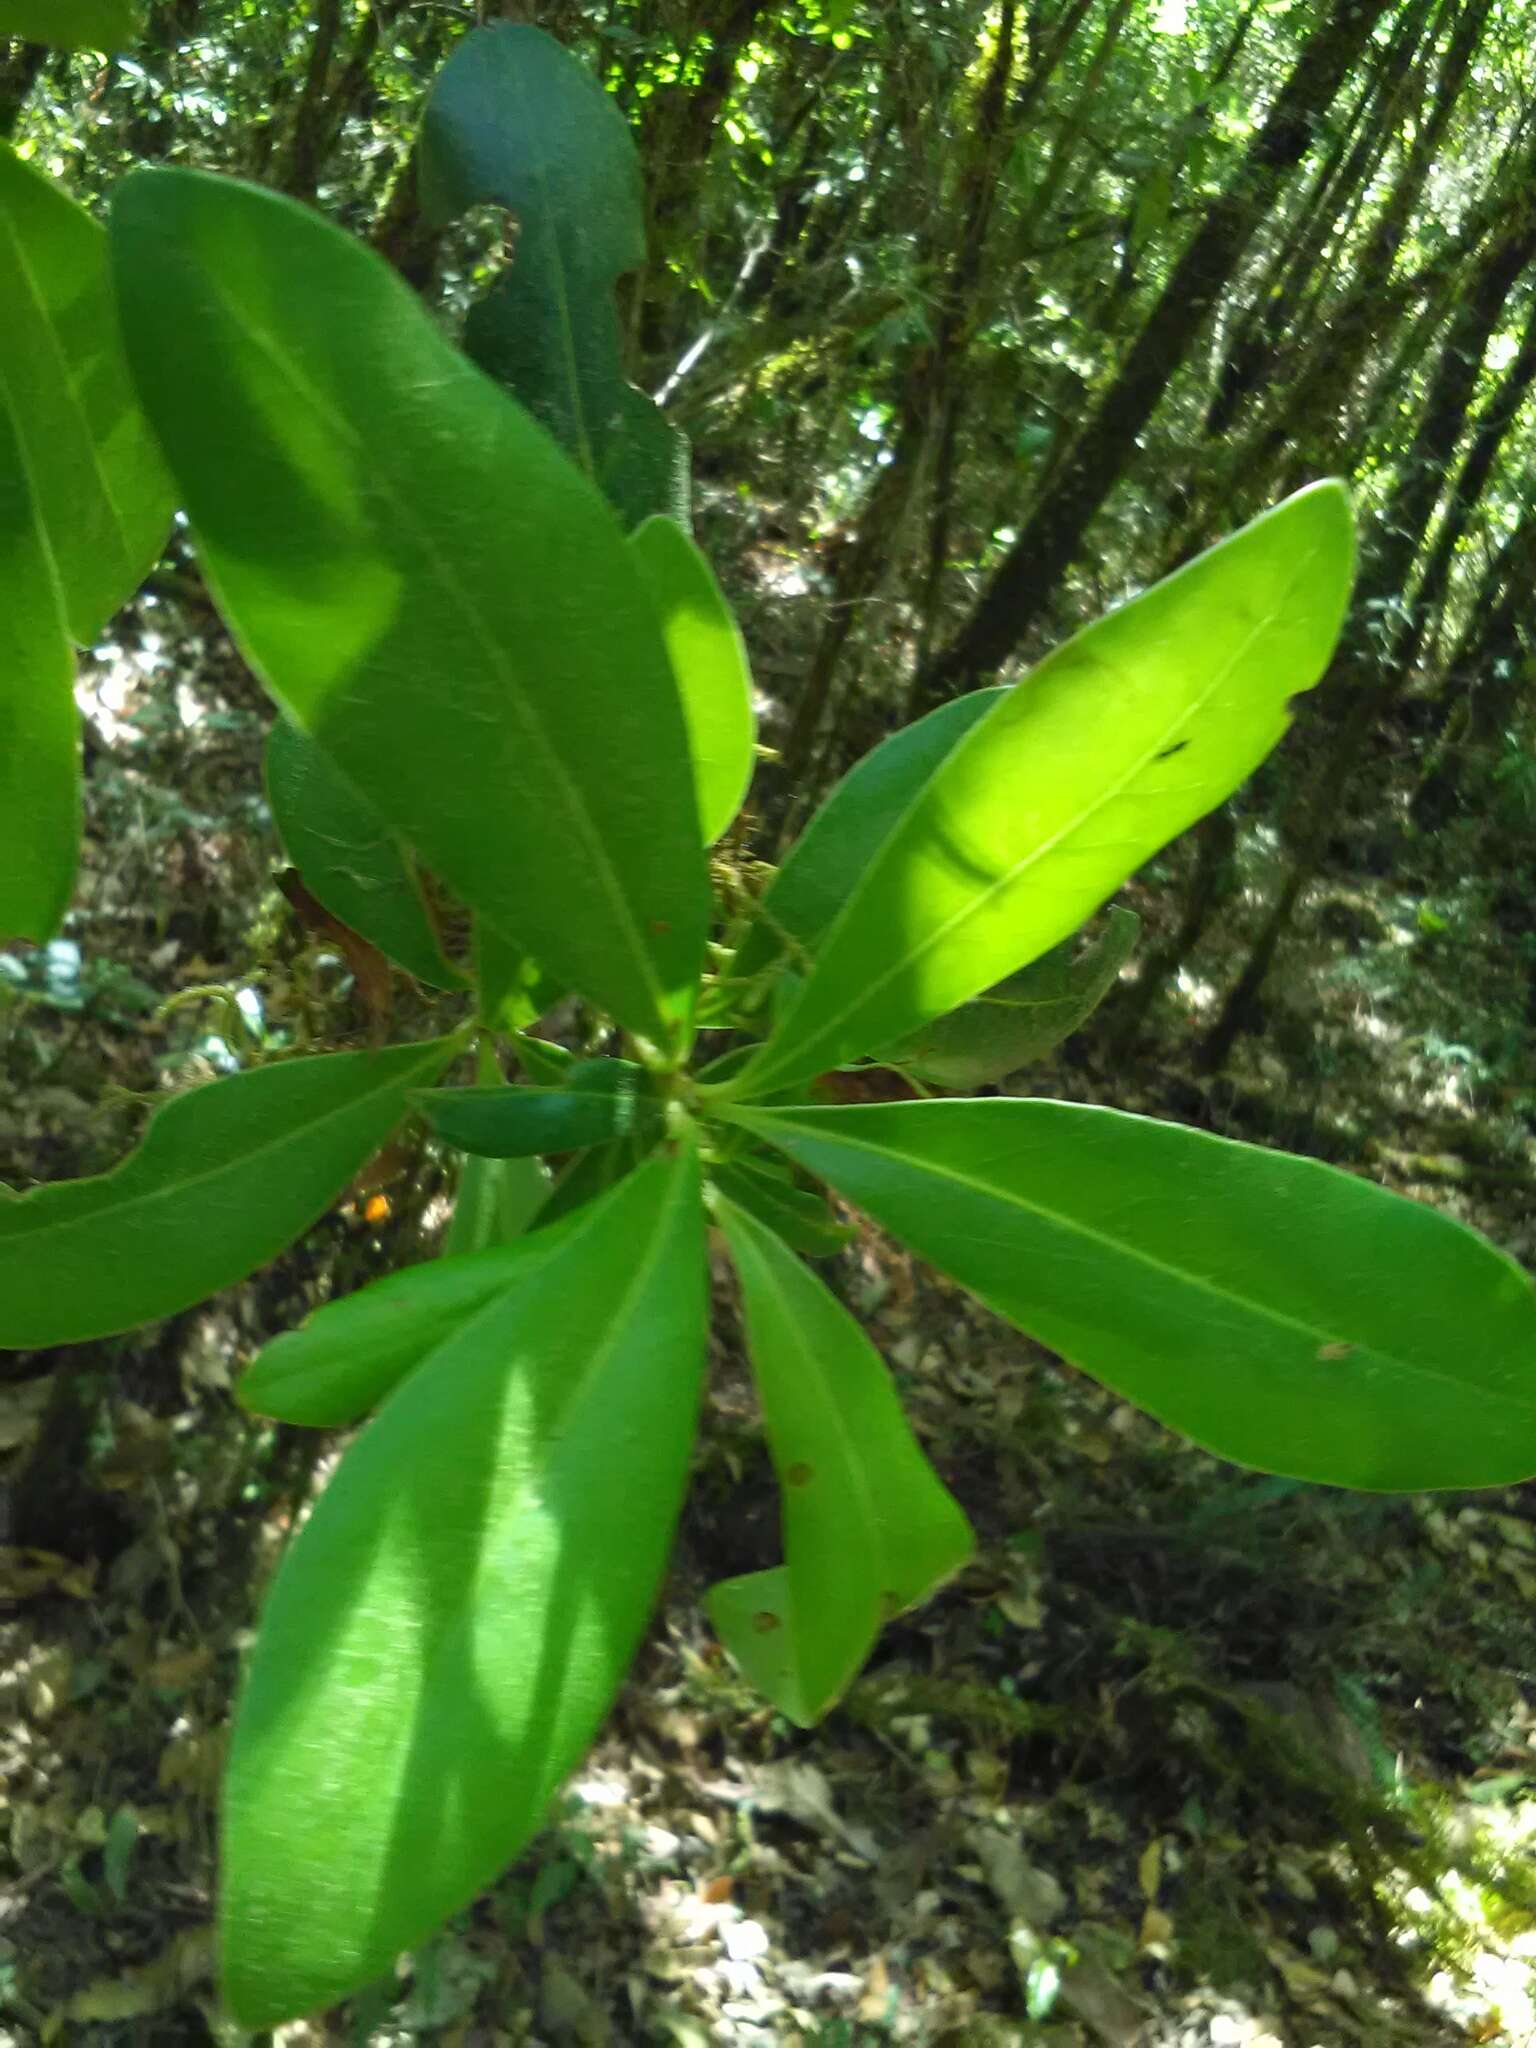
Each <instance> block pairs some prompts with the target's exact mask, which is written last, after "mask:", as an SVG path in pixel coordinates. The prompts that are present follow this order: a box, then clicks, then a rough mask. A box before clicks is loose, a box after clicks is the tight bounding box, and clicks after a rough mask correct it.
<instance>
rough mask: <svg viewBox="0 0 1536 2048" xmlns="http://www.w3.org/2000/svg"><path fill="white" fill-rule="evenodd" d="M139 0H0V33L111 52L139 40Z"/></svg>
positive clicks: (63, 46)
mask: <svg viewBox="0 0 1536 2048" xmlns="http://www.w3.org/2000/svg"><path fill="white" fill-rule="evenodd" d="M142 27H143V9H142V7H141V6H140V5H139V0H0V36H19V37H20V38H21V40H22V41H23V42H26V43H48V44H50V45H51V46H52V47H53V48H54V49H55V50H100V51H102V52H103V53H105V54H110V53H111V52H112V51H114V50H122V49H126V48H127V47H128V45H129V44H130V43H133V42H136V41H137V40H138V36H139V32H140V30H141V28H142Z"/></svg>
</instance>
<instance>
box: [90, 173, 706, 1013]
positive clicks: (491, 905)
mask: <svg viewBox="0 0 1536 2048" xmlns="http://www.w3.org/2000/svg"><path fill="white" fill-rule="evenodd" d="M112 233H113V242H114V248H115V254H116V258H117V269H118V287H119V295H120V298H121V301H122V310H123V320H124V327H125V331H126V334H127V337H128V344H129V352H130V355H131V357H132V359H133V362H134V367H135V371H136V375H137V378H138V382H139V386H140V389H141V392H142V394H143V397H144V401H145V404H146V406H147V408H148V410H149V412H150V414H151V416H152V418H153V420H154V423H155V426H156V428H157V430H158V431H159V433H160V437H161V439H162V441H163V442H164V444H165V447H166V451H167V454H168V456H169V459H170V463H171V467H172V470H173V471H174V473H175V476H176V479H177V482H178V484H179V486H180V488H181V491H182V493H183V496H184V498H185V501H186V505H187V510H188V512H189V514H190V515H191V518H192V521H193V525H194V527H195V529H196V532H197V539H198V545H199V551H200V555H201V559H202V562H203V565H204V569H205V571H206V573H207V575H208V577H209V579H210V582H211V584H212V587H213V589H214V593H215V596H216V598H217V601H218V603H219V606H220V609H221V611H222V612H223V613H224V615H225V617H226V618H227V619H228V620H229V621H230V623H231V626H232V628H233V629H234V631H235V633H236V634H237V635H238V637H239V639H240V641H241V644H242V647H243V649H244V651H245V652H246V653H247V655H248V656H249V658H250V659H251V660H252V662H253V663H254V665H255V666H256V668H257V669H258V671H259V672H260V673H261V675H262V676H263V678H264V680H265V681H266V682H267V683H268V685H269V687H270V688H271V689H272V691H273V694H274V695H275V696H276V697H277V698H278V699H279V701H280V702H281V704H282V705H283V708H284V709H285V710H286V711H287V713H288V714H289V716H290V717H291V718H292V719H293V720H294V722H295V723H296V724H298V725H300V726H302V727H303V728H304V729H305V730H306V731H307V732H309V733H310V734H311V735H312V736H313V737H314V738H316V739H317V740H318V741H319V742H320V743H321V745H322V746H323V747H324V748H325V750H326V751H327V753H328V754H330V755H331V756H332V758H333V759H334V760H335V761H336V762H337V764H338V766H339V767H340V768H341V769H342V771H343V773H344V774H345V775H347V777H348V778H349V779H350V780H351V781H352V782H353V783H355V784H356V785H357V787H358V788H359V789H360V790H361V791H362V793H363V794H364V795H365V796H366V797H368V798H369V799H370V800H371V801H372V802H373V803H374V804H376V805H377V806H378V808H379V810H380V811H381V812H382V813H383V814H384V816H385V818H386V819H387V820H388V821H389V823H390V824H391V825H392V826H393V828H394V829H395V830H396V831H398V832H399V833H400V835H401V837H402V838H403V839H404V840H405V841H406V842H407V844H409V845H410V846H411V847H412V849H413V850H414V852H415V854H416V855H417V857H418V858H419V859H420V860H422V861H423V862H424V863H425V864H426V866H427V867H428V868H429V869H430V870H431V871H432V873H433V874H434V875H436V876H438V877H440V878H441V879H442V881H443V882H444V883H445V884H446V885H447V887H448V888H449V889H451V890H452V891H453V893H454V894H455V895H456V896H457V897H459V898H460V900H461V901H463V902H464V903H466V904H468V905H469V906H470V907H471V908H472V909H474V910H477V911H479V912H481V913H482V914H483V915H484V916H485V917H486V919H488V920H489V922H490V923H491V924H493V925H495V926H496V927H498V929H499V930H500V931H502V932H503V933H504V934H505V936H506V937H507V938H508V939H509V940H511V941H513V942H514V943H516V944H518V945H520V946H523V947H525V948H526V949H527V951H528V952H529V953H531V954H532V955H533V956H534V957H535V958H536V959H538V960H540V961H541V962H543V963H544V965H545V966H546V967H547V968H548V969H549V971H550V972H551V973H552V974H554V975H556V976H558V977H559V978H560V980H561V981H562V982H563V983H564V984H565V985H567V986H570V987H573V988H577V989H579V990H581V991H582V993H583V994H585V995H587V996H589V997H591V998H592V999H593V1001H595V1002H597V1003H598V1004H600V1005H601V1006H602V1007H603V1008H604V1009H606V1010H607V1011H608V1012H609V1013H610V1014H611V1015H613V1016H614V1017H616V1018H617V1019H619V1020H620V1021H621V1022H623V1023H625V1024H626V1025H628V1026H629V1028H630V1029H631V1030H632V1031H634V1032H636V1033H637V1034H639V1035H641V1036H643V1037H646V1038H649V1039H651V1040H652V1041H654V1042H656V1043H658V1044H662V1045H665V1044H666V1043H668V1041H669V1040H674V1039H676V1038H678V1037H680V1036H681V1035H684V1034H685V1032H686V1020H687V1017H688V1014H689V1011H690V1009H691V1005H692V1001H693V992H694V988H695V985H696V981H697V975H698V970H699V965H700V961H701V958H702V953H703V945H704V935H705V927H706V922H707V918H708V885H707V875H706V870H705V864H704V856H703V852H702V849H701V848H700V846H699V834H698V813H697V804H696V800H695V798H694V794H693V786H692V781H693V778H692V770H691V766H690V762H689V755H688V740H687V733H686V730H685V728H684V724H683V716H682V710H681V707H680V705H679V703H678V698H677V690H676V687H675V685H674V683H673V680H672V674H671V669H670V666H669V664H668V661H667V654H666V649H665V647H664V646H663V644H662V639H661V633H660V629H659V627H658V626H657V623H656V619H655V612H654V608H653V606H652V604H651V602H650V598H649V596H648V593H647V592H646V590H645V587H644V585H643V583H642V581H641V578H640V574H639V571H638V569H637V568H636V567H635V563H634V559H633V557H632V555H631V554H630V551H629V550H628V549H627V548H626V547H625V545H624V541H623V538H622V535H621V533H620V531H619V528H618V526H617V524H616V522H615V520H614V518H613V515H612V514H611V512H610V511H609V510H608V508H607V506H606V505H605V504H604V503H603V501H602V499H601V498H600V497H599V495H598V494H597V492H596V491H595V490H594V489H593V487H592V486H591V484H589V483H588V482H587V481H586V479H584V478H583V477H582V476H581V475H580V474H579V472H578V471H577V470H576V469H575V468H573V467H572V465H571V464H570V463H569V462H568V461H567V460H566V459H565V458H564V457H563V456H562V455H561V454H560V452H559V450H558V449H557V448H556V447H555V445H554V444H553V442H552V441H551V440H550V439H549V437H548V435H547V434H545V433H544V432H543V431H542V430H541V429H540V428H539V427H538V426H537V425H536V424H535V423H534V421H533V420H532V419H531V418H530V417H529V416H528V414H527V413H526V412H524V411H523V410H522V408H521V407H520V406H518V405H517V404H516V403H515V402H514V401H513V400H512V399H510V398H508V397H507V396H506V394H505V393H504V392H502V391H499V390H498V389H497V387H496V386H495V385H494V384H492V383H491V382H490V381H489V380H488V379H487V378H485V377H484V376H482V375H481V373H480V372H479V371H477V370H476V369H475V368H474V367H473V366H472V365H471V364H469V363H467V362H466V361H465V360H464V358H463V357H462V356H461V355H459V354H458V352H457V351H456V350H455V349H454V348H453V347H452V346H451V345H450V343H449V342H448V341H447V340H446V338H445V337H444V336H443V335H442V334H441V333H440V332H439V331H438V329H437V327H436V326H435V324H434V322H433V320H432V318H431V316H430V315H429V314H428V313H427V311H426V309H425V308H424V307H423V306H422V305H421V303H420V301H419V300H418V299H417V298H416V297H415V295H414V294H413V293H412V292H411V291H410V290H409V289H408V288H407V287H406V286H405V285H404V284H403V283H402V282H401V280H400V278H399V277H398V276H396V275H395V273H394V272H393V271H391V270H390V269H389V267H388V266H387V265H386V264H385V263H383V262H382V261H381V260H380V259H379V258H378V257H377V256H375V255H374V254H373V253H372V252H371V251H370V250H369V249H367V248H365V247H364V246H363V245H362V244H361V243H359V242H357V241H355V240H353V239H352V238H351V237H350V236H348V235H346V234H343V233H342V232H341V231H340V230H339V229H337V228H334V227H332V226H330V225H329V223H327V222H326V221H324V220H322V219H321V218H320V217H319V216H318V215H317V214H315V213H313V212H311V211H310V210H309V209H308V208H306V207H303V206H299V205H296V204H295V203H293V202H292V201H290V200H287V199H284V198H281V197H279V196H278V195H276V194H274V193H270V192H262V191H258V190H257V189H256V188H254V187H252V186H248V185H241V184H237V183H234V182H233V181H230V180H227V179H221V178H213V177H209V176H207V175H205V174H203V173H201V172H195V171H172V170H155V171H140V172H136V173H134V174H133V175H132V176H131V177H129V178H127V179H126V180H124V182H123V183H122V184H121V185H120V186H119V187H118V189H117V194H116V198H115V201H114V206H113V225H112Z"/></svg>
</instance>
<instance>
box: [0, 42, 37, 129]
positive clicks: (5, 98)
mask: <svg viewBox="0 0 1536 2048" xmlns="http://www.w3.org/2000/svg"><path fill="white" fill-rule="evenodd" d="M47 55H48V51H47V48H46V46H45V45H44V44H42V43H12V44H11V46H10V48H9V50H8V52H7V53H6V56H5V57H4V59H3V60H0V142H9V141H10V139H11V137H12V136H13V135H14V134H15V133H16V123H17V122H18V121H19V120H20V119H21V114H22V109H23V108H24V107H25V106H26V104H27V96H28V94H29V93H30V92H31V90H32V88H33V86H34V85H35V84H36V83H37V75H38V73H39V72H40V71H41V70H42V68H43V60H44V59H45V58H46V57H47Z"/></svg>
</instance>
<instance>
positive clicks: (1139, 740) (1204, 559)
mask: <svg viewBox="0 0 1536 2048" xmlns="http://www.w3.org/2000/svg"><path fill="white" fill-rule="evenodd" d="M1353 566H1354V547H1353V539H1352V524H1351V514H1350V507H1349V497H1348V494H1347V492H1346V491H1345V490H1344V488H1343V486H1342V485H1341V484H1336V483H1326V484H1317V485H1314V486H1312V487H1311V488H1310V489H1308V490H1305V491H1302V492H1299V493H1298V494H1297V496H1295V497H1294V498H1289V499H1287V500H1286V502H1285V503H1284V504H1283V505H1279V506H1277V507H1276V508H1275V509H1274V510H1273V511H1271V512H1266V513H1265V514H1264V515H1263V516H1262V517H1261V518H1259V519H1256V520H1254V521H1253V523H1252V524H1251V525H1249V526H1246V527H1244V528H1243V529H1242V531H1241V532H1240V533H1237V534H1234V535H1233V537H1232V538H1231V539H1230V540H1226V541H1223V542H1221V544H1220V545H1219V546H1217V547H1214V548H1211V549H1210V550H1209V551H1208V552H1207V553H1205V554H1203V555H1200V556H1198V557H1197V558H1196V559H1195V560H1194V561H1193V562H1190V563H1188V564H1187V565H1186V566H1185V567H1184V568H1182V569H1180V570H1178V571H1177V572H1176V573H1175V574H1174V575H1172V576H1170V577H1168V578H1167V579H1166V580H1165V581H1164V582H1162V583H1159V584H1157V585H1156V586H1155V587H1154V588H1153V589H1151V590H1149V591H1147V592H1146V593H1145V594H1144V595H1143V596H1141V597H1138V598H1135V599H1133V600H1132V602H1131V603H1129V604H1126V605H1122V606H1121V608H1120V610H1119V611H1115V612H1111V613H1110V614H1109V616H1108V617H1107V618H1103V619H1100V620H1099V621H1098V623H1097V624H1095V625H1092V626H1089V627H1086V628H1085V629H1084V631H1082V632H1081V633H1079V634H1078V635H1077V637H1076V638H1075V639H1073V640H1069V641H1068V642H1067V644H1066V646H1064V647H1061V648H1059V649H1058V650H1057V651H1056V653H1054V654H1052V655H1050V656H1049V657H1048V658H1047V659H1046V660H1045V661H1043V662H1042V663H1041V664H1040V666H1039V667H1038V668H1037V669H1036V670H1035V671H1034V672H1033V673H1032V674H1031V675H1030V676H1028V677H1027V678H1026V679H1025V680H1024V681H1023V682H1022V683H1019V684H1018V685H1016V686H1015V687H1014V688H1013V689H1011V690H1009V691H1008V692H1006V694H1005V695H1004V696H1003V697H1002V698H1001V699H1000V700H999V701H998V702H997V703H996V705H995V706H994V708H993V709H992V711H991V712H990V713H989V714H988V715H987V716H986V717H985V718H983V719H981V720H980V721H979V722H978V723H977V724H976V725H975V726H973V727H972V729H971V731H970V732H969V733H968V734H967V735H966V736H965V738H964V739H963V740H962V741H961V742H960V744H959V745H958V746H956V747H955V748H954V749H953V750H952V751H951V752H950V753H949V754H947V755H946V756H945V758H944V760H943V762H942V763H941V764H940V766H939V767H938V769H937V770H936V771H935V773H934V774H933V775H931V776H930V777H929V778H928V780H927V781H926V782H925V783H924V784H923V786H922V787H921V789H920V790H919V791H918V793H917V795H916V796H915V797H914V798H913V800H912V801H911V802H910V803H909V805H908V807H907V809H906V811H905V812H904V814H903V815H902V816H901V818H900V819H899V821H898V822H897V823H896V824H895V826H894V828H893V829H892V830H891V831H890V832H889V834H888V835H887V836H886V838H885V839H884V841H883V843H882V844H881V845H880V847H879V849H878V851H877V852H876V853H875V855H874V857H873V859H872V860H871V861H870V863H869V865H868V866H867V867H866V868H865V870H864V872H863V874H862V875H860V876H859V877H858V878H857V880H855V881H854V882H853V883H852V885H851V887H850V889H849V891H848V895H847V898H846V901H845V902H844V904H843V906H842V908H841V910H840V912H839V914H838V916H837V918H836V921H835V922H834V923H833V924H832V925H831V927H830V929H829V930H828V931H827V933H826V936H825V938H824V939H823V940H822V941H821V942H820V944H819V945H818V946H817V947H816V949H815V965H814V967H813V968H812V970H811V972H810V974H809V975H808V976H807V979H806V982H805V986H804V987H803V988H802V990H801V991H800V995H799V998H798V1000H797V1001H796V1002H795V1003H794V1005H793V1007H792V1008H791V1009H790V1010H789V1011H788V1013H787V1015H786V1016H785V1017H784V1019H783V1021H782V1022H781V1023H780V1024H779V1026H778V1028H777V1029H776V1030H775V1032H774V1035H773V1037H772V1039H771V1040H770V1042H769V1044H768V1045H767V1046H766V1047H765V1049H764V1050H763V1052H762V1053H760V1054H759V1055H758V1057H757V1059H756V1060H755V1061H754V1063H753V1065H752V1066H751V1068H749V1069H748V1072H747V1074H746V1076H745V1077H744V1078H743V1081H742V1082H741V1083H739V1084H738V1086H739V1087H740V1088H742V1089H743V1090H744V1091H746V1092H750V1093H754V1094H768V1093H771V1092H773V1091H775V1090H778V1089H782V1088H784V1087H786V1086H788V1085H790V1084H791V1083H793V1082H797V1081H805V1080H808V1079H810V1078H811V1077H812V1076H813V1075H815V1074H819V1073H824V1072H825V1071H827V1069H829V1068H831V1067H836V1066H840V1065H842V1064H844V1063H845V1062H846V1061H848V1060H850V1059H852V1058H854V1057H856V1056H857V1055H858V1054H861V1053H873V1052H878V1051H880V1050H881V1049H883V1048H885V1047H888V1046H890V1045H891V1044H892V1043H893V1042H895V1041H896V1040H898V1039H900V1038H903V1037H905V1036H907V1035H909V1034H910V1033H911V1032H913V1031H915V1030H917V1029H918V1028H919V1027H920V1026H921V1025H923V1024H925V1023H927V1022H928V1020H929V1019H930V1018H932V1017H937V1016H942V1015H944V1014H945V1013H946V1012H948V1011H950V1010H953V1009H955V1008H956V1007H957V1006H958V1005H959V1004H960V1003H963V1002H966V1001H968V1000H969V999H970V998H971V997H972V996H975V995H978V994H980V992H981V991H982V990H983V989H986V988H990V987H991V986H992V985H993V984H994V983H995V982H997V981H1000V980H1001V979H1003V977H1004V976H1006V975H1009V974H1012V973H1014V972H1016V971H1017V970H1018V969H1019V968H1021V967H1024V966H1027V965H1028V964H1029V962H1030V961H1031V960H1035V959H1038V958H1039V956H1040V955H1041V954H1042V953H1044V952H1046V951H1047V950H1048V949H1049V948H1050V947H1051V946H1054V945H1056V944H1058V943H1059V942H1060V941H1061V940H1062V939H1064V938H1066V937H1067V935H1068V934H1069V933H1071V932H1074V931H1076V930H1077V928H1078V926H1079V925H1081V924H1082V923H1083V921H1084V920H1085V919H1086V918H1087V917H1088V916H1090V915H1091V914H1092V912H1093V911H1095V910H1097V909H1098V907H1099V905H1100V904H1101V903H1103V902H1104V900H1105V899H1106V897H1108V896H1109V895H1111V894H1112V893H1113V891H1114V890H1115V889H1117V888H1118V887H1119V885H1120V884H1121V883H1122V882H1123V881H1124V880H1125V878H1126V876H1127V875H1129V874H1132V873H1133V872H1134V871H1135V870H1136V868H1137V867H1139V866H1140V864H1141V863H1142V861H1144V860H1146V859H1147V858H1148V856H1149V855H1151V854H1153V853H1155V852H1156V851H1157V849H1158V848H1159V847H1161V846H1164V845H1166V844H1167V842H1168V841H1169V840H1170V839H1172V838H1173V837H1174V836H1175V835H1176V834H1178V833H1179V832H1182V831H1183V830H1184V828H1185V827H1186V826H1187V825H1192V824H1193V823H1194V822H1195V820H1196V819H1197V818H1199V817H1202V816H1203V815H1204V814H1205V813H1206V812H1207V811H1210V810H1213V809H1214V808H1215V807H1216V805H1217V804H1219V803H1220V802H1222V800H1223V799H1224V798H1225V797H1227V796H1229V795H1230V794H1231V792H1232V791H1233V790H1234V789H1235V788H1236V787H1237V786H1238V784H1239V783H1240V782H1242V781H1244V780H1245V778H1246V777H1247V776H1248V775H1249V774H1250V773H1251V772H1252V771H1253V769H1254V768H1256V767H1257V766H1258V764H1259V762H1260V761H1262V760H1263V759H1264V756H1265V755H1266V754H1267V753H1269V751H1270V749H1271V748H1272V747H1273V746H1274V745H1275V744H1276V742H1277V741H1278V740H1279V739H1280V738H1281V737H1282V735H1283V734H1284V733H1285V731H1286V729H1287V727H1288V725H1289V723H1290V703H1291V699H1292V698H1293V697H1294V696H1295V695H1296V693H1297V692H1298V691H1303V690H1308V689H1310V688H1311V687H1312V685H1313V684H1314V683H1316V682H1317V681H1318V679H1319V677H1320V676H1321V675H1322V674H1323V671H1324V669H1325V668H1326V667H1327V664H1328V660H1329V657H1330V655H1331V654H1332V652H1333V648H1334V644H1335V642H1336V640H1337V638H1338V634H1339V628H1340V625H1341V624H1342V622H1343V618H1344V609H1345V605H1346V602H1347V600H1348V596H1349V588H1350V581H1351V577H1352V573H1353Z"/></svg>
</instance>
